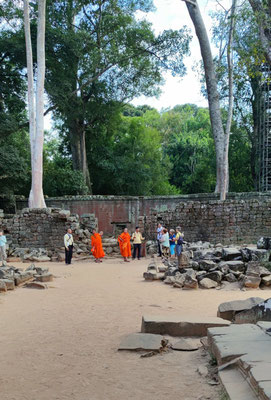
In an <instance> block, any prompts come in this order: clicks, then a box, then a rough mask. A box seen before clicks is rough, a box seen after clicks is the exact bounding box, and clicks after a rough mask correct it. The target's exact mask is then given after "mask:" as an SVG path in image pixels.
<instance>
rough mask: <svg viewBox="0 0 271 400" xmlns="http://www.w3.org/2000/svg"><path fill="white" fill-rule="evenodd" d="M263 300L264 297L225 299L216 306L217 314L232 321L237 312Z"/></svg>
mask: <svg viewBox="0 0 271 400" xmlns="http://www.w3.org/2000/svg"><path fill="white" fill-rule="evenodd" d="M263 301H264V299H262V298H261V297H250V298H248V299H246V300H234V301H227V302H225V303H221V304H220V305H219V306H218V311H217V316H218V317H219V318H223V319H226V320H228V321H233V320H234V317H235V314H236V313H237V312H239V311H243V310H250V309H251V308H252V307H254V306H255V305H257V304H260V303H262V302H263Z"/></svg>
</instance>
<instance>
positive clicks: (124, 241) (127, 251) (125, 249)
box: [118, 228, 131, 262]
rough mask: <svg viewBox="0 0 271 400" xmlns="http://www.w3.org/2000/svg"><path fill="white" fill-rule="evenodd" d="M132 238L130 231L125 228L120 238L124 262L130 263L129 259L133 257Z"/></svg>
mask: <svg viewBox="0 0 271 400" xmlns="http://www.w3.org/2000/svg"><path fill="white" fill-rule="evenodd" d="M130 240H131V236H130V235H129V233H128V229H127V228H125V229H124V231H123V232H122V234H121V235H119V237H118V242H119V246H120V254H121V255H122V257H123V258H124V261H126V262H129V260H128V257H131V243H130Z"/></svg>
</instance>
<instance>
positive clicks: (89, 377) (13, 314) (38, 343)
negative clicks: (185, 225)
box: [0, 260, 270, 400]
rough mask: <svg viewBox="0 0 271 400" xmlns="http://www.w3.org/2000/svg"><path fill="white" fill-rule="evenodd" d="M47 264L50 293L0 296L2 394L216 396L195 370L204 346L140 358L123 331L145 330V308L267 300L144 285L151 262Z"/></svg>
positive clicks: (31, 397)
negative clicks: (122, 347)
mask: <svg viewBox="0 0 271 400" xmlns="http://www.w3.org/2000/svg"><path fill="white" fill-rule="evenodd" d="M43 265H44V266H45V265H46V264H43ZM47 265H48V266H49V267H50V271H51V272H53V273H54V274H55V275H56V276H57V277H58V278H56V279H55V280H54V282H52V283H51V284H50V288H49V289H48V290H46V291H45V290H44V291H38V290H33V289H23V288H21V289H18V290H16V291H15V292H8V293H7V294H6V295H1V296H0V349H1V355H0V386H1V394H0V398H1V400H57V399H59V400H127V399H135V400H154V399H156V400H165V399H166V400H176V399H182V400H192V399H199V398H200V397H201V396H203V397H202V398H204V399H205V398H206V399H219V398H220V396H219V394H218V390H219V389H218V388H213V387H211V386H209V385H208V384H207V382H206V379H205V378H201V377H200V376H199V375H198V373H197V372H196V369H197V366H198V365H200V364H204V363H206V359H205V358H203V357H202V355H201V353H200V352H193V353H186V352H171V353H169V354H166V355H158V356H155V357H151V358H144V359H142V358H140V357H139V355H138V354H135V353H128V352H118V351H117V347H118V345H119V342H120V337H121V336H122V335H125V334H128V333H132V332H138V331H140V324H141V317H142V314H144V313H147V314H155V315H157V314H165V313H167V314H168V313H173V314H176V313H177V312H181V313H183V314H185V315H201V316H202V315H209V316H215V315H216V310H217V306H218V304H219V303H221V302H223V301H228V300H230V299H245V298H247V297H250V296H255V295H256V296H261V297H265V298H268V297H270V295H269V291H261V292H259V291H254V292H253V291H250V292H241V291H234V292H228V291H217V290H210V291H201V290H199V291H181V290H178V289H173V288H172V287H169V286H166V285H163V284H162V283H160V282H153V283H150V282H145V281H143V280H142V272H143V271H144V270H145V268H146V261H140V262H138V261H134V262H131V263H130V264H128V263H127V264H124V263H123V262H120V261H119V260H106V261H105V262H103V263H102V264H98V265H97V264H95V263H93V262H84V263H83V262H81V263H75V264H73V265H71V266H69V267H67V266H64V265H63V264H53V263H48V264H47ZM24 266H26V265H25V264H24Z"/></svg>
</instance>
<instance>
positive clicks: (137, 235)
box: [0, 223, 184, 264]
mask: <svg viewBox="0 0 271 400" xmlns="http://www.w3.org/2000/svg"><path fill="white" fill-rule="evenodd" d="M102 237H103V231H100V232H97V231H96V229H93V230H92V236H91V252H92V255H93V256H94V258H95V262H96V263H100V262H102V258H103V257H104V256H105V253H104V250H103V245H102ZM183 237H184V234H183V233H182V232H181V227H180V226H177V228H176V230H174V229H170V230H169V231H168V230H167V229H166V228H165V227H163V226H162V224H161V223H159V224H158V227H157V248H158V256H160V257H162V256H163V257H165V258H169V257H170V258H175V257H177V258H178V262H179V260H180V256H181V253H182V249H183ZM144 240H145V238H144V237H143V236H142V234H141V232H140V229H139V227H138V226H137V227H136V229H135V232H134V233H133V234H132V236H131V235H130V234H129V233H128V229H127V228H125V229H124V231H123V232H122V234H121V235H119V237H118V243H119V247H120V253H121V255H122V257H123V259H124V261H125V262H129V258H130V257H131V256H132V259H133V260H135V259H136V258H137V259H138V260H140V257H141V245H142V242H143V241H144ZM131 241H132V242H133V255H132V251H131ZM64 245H65V262H66V264H71V260H72V252H73V236H72V230H71V229H68V230H67V233H66V234H65V236H64ZM0 246H1V232H0ZM0 255H1V247H0Z"/></svg>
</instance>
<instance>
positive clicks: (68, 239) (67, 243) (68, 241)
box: [64, 233, 73, 247]
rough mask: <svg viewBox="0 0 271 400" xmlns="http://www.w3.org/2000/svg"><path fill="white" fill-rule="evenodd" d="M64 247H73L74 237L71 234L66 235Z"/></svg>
mask: <svg viewBox="0 0 271 400" xmlns="http://www.w3.org/2000/svg"><path fill="white" fill-rule="evenodd" d="M64 245H65V247H69V246H72V245H73V237H72V234H71V233H66V235H64Z"/></svg>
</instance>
